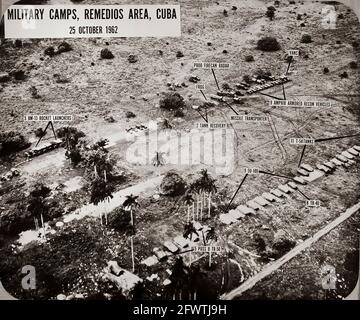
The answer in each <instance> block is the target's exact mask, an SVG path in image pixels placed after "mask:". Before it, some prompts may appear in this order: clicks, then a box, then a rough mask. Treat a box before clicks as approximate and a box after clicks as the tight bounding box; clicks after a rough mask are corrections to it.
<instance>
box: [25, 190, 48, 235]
mask: <svg viewBox="0 0 360 320" xmlns="http://www.w3.org/2000/svg"><path fill="white" fill-rule="evenodd" d="M50 192H51V189H50V188H48V187H47V186H46V185H44V184H42V183H37V184H36V185H35V186H34V189H33V190H32V191H31V192H30V198H29V201H28V207H27V210H28V211H29V212H30V213H31V215H32V216H33V218H34V222H35V228H36V230H38V229H39V222H38V217H40V222H41V227H42V228H43V233H44V237H45V225H44V221H45V220H44V217H45V218H46V217H47V214H48V213H49V205H48V203H47V197H48V196H49V195H50Z"/></svg>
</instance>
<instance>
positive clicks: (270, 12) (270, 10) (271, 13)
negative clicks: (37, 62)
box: [266, 6, 276, 20]
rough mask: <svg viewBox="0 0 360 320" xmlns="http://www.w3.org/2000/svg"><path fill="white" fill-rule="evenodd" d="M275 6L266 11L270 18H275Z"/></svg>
mask: <svg viewBox="0 0 360 320" xmlns="http://www.w3.org/2000/svg"><path fill="white" fill-rule="evenodd" d="M275 11H276V9H275V7H273V6H270V7H268V8H267V11H266V16H267V17H268V18H269V19H270V20H273V19H274V17H275Z"/></svg>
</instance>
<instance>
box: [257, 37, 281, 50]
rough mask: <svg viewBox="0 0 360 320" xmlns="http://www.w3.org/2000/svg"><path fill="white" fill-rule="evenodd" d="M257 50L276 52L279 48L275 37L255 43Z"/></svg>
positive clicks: (265, 38)
mask: <svg viewBox="0 0 360 320" xmlns="http://www.w3.org/2000/svg"><path fill="white" fill-rule="evenodd" d="M257 49H258V50H261V51H269V52H271V51H278V50H280V49H281V46H280V44H279V42H278V41H277V39H276V38H275V37H264V38H262V39H260V40H259V41H258V43H257Z"/></svg>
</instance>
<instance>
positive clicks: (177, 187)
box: [160, 171, 186, 196]
mask: <svg viewBox="0 0 360 320" xmlns="http://www.w3.org/2000/svg"><path fill="white" fill-rule="evenodd" d="M185 186H186V184H185V181H184V179H183V178H182V177H181V176H180V175H179V174H177V173H176V172H174V171H169V172H168V173H167V174H166V175H165V177H164V178H163V180H162V182H161V184H160V189H161V192H162V193H163V194H165V195H167V196H179V195H182V194H184V193H185Z"/></svg>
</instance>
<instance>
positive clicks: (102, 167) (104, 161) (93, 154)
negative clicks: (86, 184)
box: [82, 139, 116, 180]
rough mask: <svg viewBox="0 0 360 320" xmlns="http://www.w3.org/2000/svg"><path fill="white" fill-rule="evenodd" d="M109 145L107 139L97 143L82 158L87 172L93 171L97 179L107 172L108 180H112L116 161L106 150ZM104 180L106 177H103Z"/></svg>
mask: <svg viewBox="0 0 360 320" xmlns="http://www.w3.org/2000/svg"><path fill="white" fill-rule="evenodd" d="M107 143H108V140H107V139H101V140H99V141H97V142H96V143H95V144H93V145H92V146H91V147H90V150H86V151H85V154H84V155H83V156H82V157H83V158H84V163H85V166H86V169H87V171H90V172H92V171H93V172H94V176H95V177H97V176H101V175H102V174H103V173H104V172H106V174H107V178H108V179H109V180H111V178H112V176H113V171H114V167H115V163H116V161H115V159H114V158H113V157H111V156H110V155H109V151H108V150H107V149H106V145H107ZM103 178H105V177H104V176H103Z"/></svg>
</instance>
